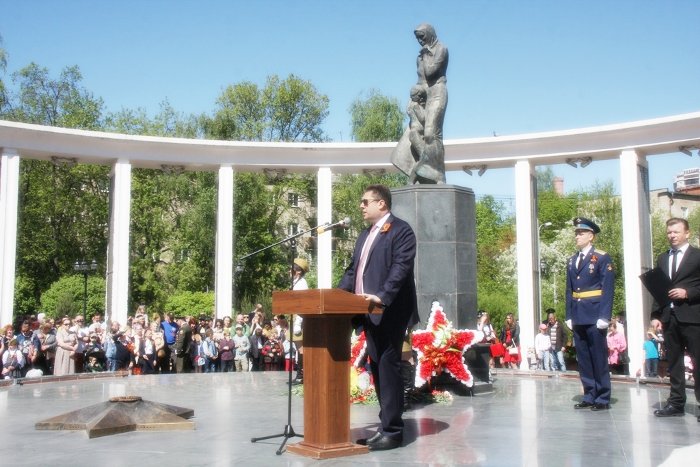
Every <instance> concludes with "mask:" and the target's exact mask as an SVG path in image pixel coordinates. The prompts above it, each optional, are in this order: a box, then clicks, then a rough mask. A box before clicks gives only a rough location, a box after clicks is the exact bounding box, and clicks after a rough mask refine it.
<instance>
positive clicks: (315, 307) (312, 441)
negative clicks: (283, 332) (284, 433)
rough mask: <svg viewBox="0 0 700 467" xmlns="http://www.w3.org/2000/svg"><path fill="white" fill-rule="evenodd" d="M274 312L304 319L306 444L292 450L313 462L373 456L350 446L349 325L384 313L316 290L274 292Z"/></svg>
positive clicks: (359, 300)
mask: <svg viewBox="0 0 700 467" xmlns="http://www.w3.org/2000/svg"><path fill="white" fill-rule="evenodd" d="M272 312H273V313H274V314H290V313H293V314H298V315H301V316H302V317H303V318H304V322H303V325H302V327H303V331H304V440H303V441H300V442H299V443H296V444H291V445H289V447H288V448H287V450H288V451H289V452H292V453H295V454H299V455H302V456H306V457H312V458H314V459H329V458H332V457H342V456H351V455H355V454H364V453H366V452H368V449H367V446H360V445H359V444H355V443H353V442H351V441H350V335H351V333H352V327H351V325H350V320H351V318H352V316H353V315H357V314H366V313H381V309H380V308H376V307H372V309H370V303H369V302H368V301H366V300H365V299H364V298H362V297H360V296H357V295H355V294H351V293H349V292H346V291H344V290H340V289H311V290H290V291H280V292H273V293H272Z"/></svg>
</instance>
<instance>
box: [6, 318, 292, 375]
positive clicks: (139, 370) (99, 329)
mask: <svg viewBox="0 0 700 467" xmlns="http://www.w3.org/2000/svg"><path fill="white" fill-rule="evenodd" d="M90 321H91V322H90V323H86V322H85V319H84V317H83V316H82V315H77V316H74V317H72V318H71V317H68V316H65V317H63V318H62V319H58V320H54V319H51V318H48V317H46V316H45V315H43V314H41V313H40V314H39V315H37V316H29V317H27V318H26V319H23V320H22V321H21V322H20V323H21V324H20V325H19V326H13V325H6V326H4V327H3V328H2V338H1V339H0V359H1V361H2V378H3V379H13V378H20V377H37V376H48V375H54V376H63V375H69V374H75V373H90V372H102V371H119V370H128V371H130V372H131V373H132V374H135V375H139V374H156V373H189V372H194V373H211V372H235V371H276V370H284V369H285V368H287V369H288V368H289V367H290V365H294V362H295V361H296V358H294V359H291V358H290V355H291V354H294V353H295V351H296V347H295V344H294V334H295V333H296V334H297V335H298V334H301V329H300V325H299V326H293V329H292V330H291V331H290V329H289V324H288V322H287V318H286V317H285V316H283V315H280V316H275V317H273V318H272V319H271V320H269V319H266V318H265V314H264V311H263V307H262V305H260V304H258V305H257V306H256V309H255V310H253V311H252V312H251V313H249V314H238V315H236V317H235V321H234V319H232V318H231V317H229V316H226V317H224V318H223V319H209V318H207V317H204V316H200V317H199V318H195V317H193V316H182V317H174V316H173V314H172V313H165V315H164V316H162V317H161V315H160V314H158V313H155V314H152V315H151V316H150V317H149V316H148V314H147V313H146V312H145V309H144V307H139V309H138V310H137V311H136V313H135V315H134V316H133V317H129V318H128V322H127V323H124V324H123V325H122V324H120V323H117V322H111V323H109V325H107V324H105V323H104V322H103V321H102V316H101V315H99V314H98V315H94V316H92V317H91V320H90ZM297 327H299V329H297Z"/></svg>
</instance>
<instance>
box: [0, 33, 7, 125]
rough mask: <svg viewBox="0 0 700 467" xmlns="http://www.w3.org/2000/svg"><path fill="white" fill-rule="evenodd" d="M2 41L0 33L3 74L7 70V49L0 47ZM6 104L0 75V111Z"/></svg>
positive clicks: (0, 56)
mask: <svg viewBox="0 0 700 467" xmlns="http://www.w3.org/2000/svg"><path fill="white" fill-rule="evenodd" d="M2 42H3V41H2V35H1V34H0V74H2V75H4V74H5V71H6V70H7V51H6V50H5V49H4V48H3V47H2ZM6 104H7V95H6V94H5V81H4V80H3V79H2V77H1V76H0V112H2V111H3V109H4V108H5V105H6Z"/></svg>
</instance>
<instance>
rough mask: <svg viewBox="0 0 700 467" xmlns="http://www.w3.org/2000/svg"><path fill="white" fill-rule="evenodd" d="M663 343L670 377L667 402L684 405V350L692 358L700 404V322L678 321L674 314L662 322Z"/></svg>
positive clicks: (677, 405)
mask: <svg viewBox="0 0 700 467" xmlns="http://www.w3.org/2000/svg"><path fill="white" fill-rule="evenodd" d="M664 344H665V345H666V359H667V360H668V375H669V377H670V379H671V394H670V395H669V397H668V403H669V404H671V405H672V406H674V407H677V408H680V409H682V408H683V406H684V405H685V400H686V396H685V362H684V359H683V357H684V356H685V350H687V351H688V353H689V354H690V357H691V358H692V359H693V361H694V362H693V363H694V366H693V379H694V380H695V400H696V402H697V403H698V404H700V384H698V379H699V378H700V368H699V365H700V324H694V323H679V322H678V320H677V319H676V315H674V314H673V313H671V319H670V320H669V321H668V322H667V323H664Z"/></svg>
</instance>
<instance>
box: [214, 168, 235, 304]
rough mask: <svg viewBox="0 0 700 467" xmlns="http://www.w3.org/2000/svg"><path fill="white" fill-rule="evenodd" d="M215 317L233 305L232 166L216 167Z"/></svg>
mask: <svg viewBox="0 0 700 467" xmlns="http://www.w3.org/2000/svg"><path fill="white" fill-rule="evenodd" d="M215 269H216V272H215V276H216V285H215V287H216V289H215V299H214V302H215V305H214V306H215V308H216V317H217V318H223V317H224V316H232V306H233V166H231V164H224V165H222V166H221V167H219V187H218V201H217V207H216V263H215Z"/></svg>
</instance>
